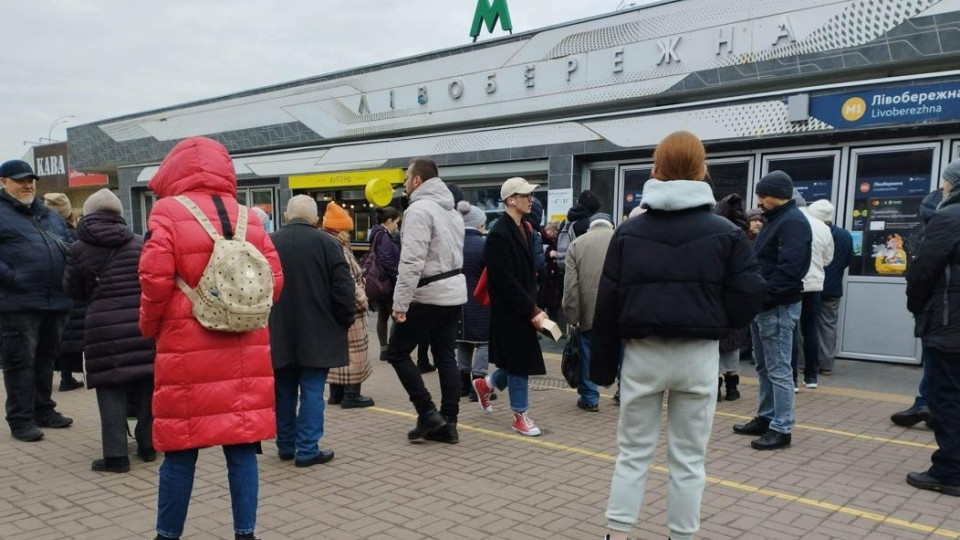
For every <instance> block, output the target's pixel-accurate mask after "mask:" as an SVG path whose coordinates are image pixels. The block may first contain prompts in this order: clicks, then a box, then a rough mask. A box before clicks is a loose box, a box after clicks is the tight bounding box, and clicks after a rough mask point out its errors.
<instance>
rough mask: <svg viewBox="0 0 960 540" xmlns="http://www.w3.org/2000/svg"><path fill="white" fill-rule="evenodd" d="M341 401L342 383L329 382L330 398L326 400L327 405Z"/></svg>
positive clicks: (337, 403)
mask: <svg viewBox="0 0 960 540" xmlns="http://www.w3.org/2000/svg"><path fill="white" fill-rule="evenodd" d="M341 403H343V385H342V384H331V385H330V399H328V400H327V404H328V405H339V404H341Z"/></svg>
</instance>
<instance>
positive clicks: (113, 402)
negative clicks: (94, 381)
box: [97, 379, 153, 458]
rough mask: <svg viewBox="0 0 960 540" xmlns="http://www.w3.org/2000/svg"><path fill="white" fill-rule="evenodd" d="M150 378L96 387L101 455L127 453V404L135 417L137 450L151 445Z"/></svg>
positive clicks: (124, 454)
mask: <svg viewBox="0 0 960 540" xmlns="http://www.w3.org/2000/svg"><path fill="white" fill-rule="evenodd" d="M152 400H153V380H152V379H147V380H145V381H140V382H136V383H127V384H122V385H110V386H103V387H100V388H97V408H98V409H100V440H101V442H102V443H103V457H105V458H111V457H125V456H126V455H127V414H129V412H130V411H129V408H130V405H131V404H132V405H133V410H134V411H135V413H136V416H137V427H136V429H135V430H134V432H133V433H134V436H135V437H136V439H137V447H138V448H140V449H146V448H153V415H152V414H151V410H152V408H151V401H152Z"/></svg>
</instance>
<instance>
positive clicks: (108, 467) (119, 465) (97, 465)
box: [90, 456, 130, 473]
mask: <svg viewBox="0 0 960 540" xmlns="http://www.w3.org/2000/svg"><path fill="white" fill-rule="evenodd" d="M90 469H92V470H94V471H97V472H111V473H125V472H129V471H130V458H128V457H127V456H123V457H108V458H103V459H95V460H93V464H92V465H91V466H90Z"/></svg>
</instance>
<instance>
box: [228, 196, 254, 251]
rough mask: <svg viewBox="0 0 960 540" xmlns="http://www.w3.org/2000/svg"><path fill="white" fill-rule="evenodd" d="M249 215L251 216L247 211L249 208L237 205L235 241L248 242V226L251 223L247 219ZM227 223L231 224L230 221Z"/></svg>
mask: <svg viewBox="0 0 960 540" xmlns="http://www.w3.org/2000/svg"><path fill="white" fill-rule="evenodd" d="M248 215H249V212H248V211H247V207H246V206H244V205H242V204H238V205H237V231H236V233H234V235H233V239H234V240H239V241H240V242H246V240H247V224H248V223H249V220H248V218H247V216H248ZM227 223H229V221H228V222H227Z"/></svg>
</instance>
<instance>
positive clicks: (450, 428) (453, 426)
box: [423, 416, 460, 444]
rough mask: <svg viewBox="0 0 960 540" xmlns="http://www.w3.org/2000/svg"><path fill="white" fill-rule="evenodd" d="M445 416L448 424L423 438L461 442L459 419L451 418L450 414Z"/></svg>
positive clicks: (445, 441) (448, 442)
mask: <svg viewBox="0 0 960 540" xmlns="http://www.w3.org/2000/svg"><path fill="white" fill-rule="evenodd" d="M444 418H445V419H446V421H447V425H445V426H443V427H442V428H440V429H438V430H437V431H434V432H433V433H428V434H427V435H425V436H424V437H423V438H424V439H426V440H428V441H436V442H442V443H447V444H457V443H458V442H460V434H459V433H458V432H457V419H456V418H450V417H449V416H445V417H444Z"/></svg>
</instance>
